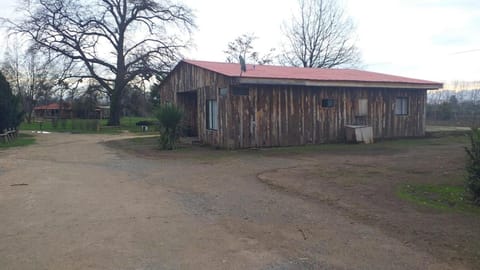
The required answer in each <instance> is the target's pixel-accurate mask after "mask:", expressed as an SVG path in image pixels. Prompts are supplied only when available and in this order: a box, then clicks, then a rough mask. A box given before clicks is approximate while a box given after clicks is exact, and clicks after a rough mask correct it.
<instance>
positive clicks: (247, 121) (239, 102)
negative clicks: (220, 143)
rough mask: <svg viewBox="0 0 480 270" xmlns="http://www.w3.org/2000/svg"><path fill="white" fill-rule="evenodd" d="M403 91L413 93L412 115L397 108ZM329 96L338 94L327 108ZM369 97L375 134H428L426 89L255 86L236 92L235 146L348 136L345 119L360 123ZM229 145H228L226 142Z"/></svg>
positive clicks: (368, 117)
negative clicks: (361, 103) (360, 108)
mask: <svg viewBox="0 0 480 270" xmlns="http://www.w3.org/2000/svg"><path fill="white" fill-rule="evenodd" d="M397 97H406V98H408V102H409V105H408V109H409V111H408V115H396V114H395V102H396V99H397ZM323 99H334V100H335V106H334V107H333V108H323V107H322V100H323ZM359 99H367V100H368V112H367V115H366V116H365V120H366V124H367V125H370V126H372V127H373V132H374V137H375V138H377V139H378V138H395V137H415V136H424V134H425V120H424V116H425V102H426V91H425V90H411V89H377V88H371V89H363V88H343V89H342V88H330V89H329V88H318V87H299V86H262V85H252V86H250V94H249V96H232V97H231V102H230V106H231V118H232V120H231V123H238V124H237V125H234V126H231V127H229V128H230V130H231V131H232V133H231V134H230V135H231V137H230V138H229V139H230V141H233V142H234V143H233V144H234V147H237V148H243V147H269V146H287V145H303V144H310V143H313V144H318V143H325V142H337V141H344V137H345V125H349V124H357V122H358V119H357V117H356V116H357V110H358V108H357V107H358V100H359ZM224 146H225V147H227V145H224Z"/></svg>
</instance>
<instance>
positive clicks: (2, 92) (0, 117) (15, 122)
mask: <svg viewBox="0 0 480 270" xmlns="http://www.w3.org/2000/svg"><path fill="white" fill-rule="evenodd" d="M22 117H23V112H22V111H21V109H20V99H19V98H18V97H17V96H15V95H13V93H12V89H11V88H10V84H9V83H8V81H7V79H6V78H5V76H3V74H2V73H0V133H2V132H3V131H4V130H5V129H8V128H17V127H18V126H19V125H20V123H21V121H22Z"/></svg>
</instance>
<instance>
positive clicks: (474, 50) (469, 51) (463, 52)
mask: <svg viewBox="0 0 480 270" xmlns="http://www.w3.org/2000/svg"><path fill="white" fill-rule="evenodd" d="M472 52H480V49H473V50H468V51H460V52H455V53H452V54H451V55H457V54H465V53H472Z"/></svg>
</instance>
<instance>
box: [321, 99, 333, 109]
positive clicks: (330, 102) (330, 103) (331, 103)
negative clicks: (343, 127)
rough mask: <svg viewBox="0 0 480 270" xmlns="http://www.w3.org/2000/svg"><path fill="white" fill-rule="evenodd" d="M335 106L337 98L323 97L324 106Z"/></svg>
mask: <svg viewBox="0 0 480 270" xmlns="http://www.w3.org/2000/svg"><path fill="white" fill-rule="evenodd" d="M333 107H335V99H331V98H327V99H322V108H333Z"/></svg>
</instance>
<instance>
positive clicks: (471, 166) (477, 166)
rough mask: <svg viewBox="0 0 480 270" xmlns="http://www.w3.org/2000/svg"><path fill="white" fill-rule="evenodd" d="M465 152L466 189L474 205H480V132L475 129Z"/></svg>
mask: <svg viewBox="0 0 480 270" xmlns="http://www.w3.org/2000/svg"><path fill="white" fill-rule="evenodd" d="M465 150H466V151H467V157H468V159H467V164H466V169H467V177H466V188H467V191H468V192H469V193H470V194H471V195H472V200H473V202H474V203H475V204H476V205H480V130H479V129H477V128H475V129H472V132H471V133H470V148H468V147H465Z"/></svg>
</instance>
